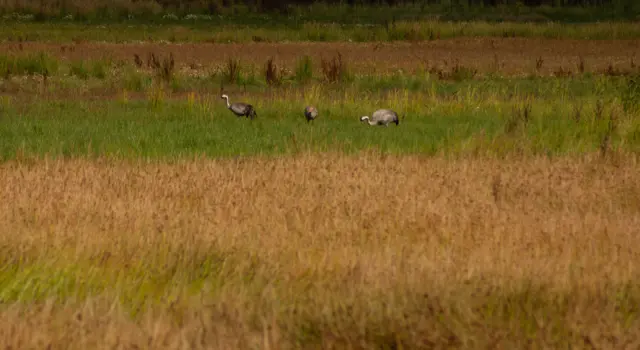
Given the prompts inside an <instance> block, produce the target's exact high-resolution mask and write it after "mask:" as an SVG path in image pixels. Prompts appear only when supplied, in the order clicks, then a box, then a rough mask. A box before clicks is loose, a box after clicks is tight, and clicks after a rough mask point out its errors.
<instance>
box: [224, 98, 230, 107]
mask: <svg viewBox="0 0 640 350" xmlns="http://www.w3.org/2000/svg"><path fill="white" fill-rule="evenodd" d="M224 99H225V100H226V101H227V108H231V104H230V103H229V96H225V97H224Z"/></svg>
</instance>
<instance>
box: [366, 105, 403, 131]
mask: <svg viewBox="0 0 640 350" xmlns="http://www.w3.org/2000/svg"><path fill="white" fill-rule="evenodd" d="M360 121H361V122H365V121H366V122H367V123H369V125H384V126H386V127H389V123H396V125H398V124H400V119H399V118H398V114H397V113H396V112H394V111H392V110H390V109H378V110H377V111H375V112H373V115H372V116H371V118H369V116H366V115H365V116H364V117H360Z"/></svg>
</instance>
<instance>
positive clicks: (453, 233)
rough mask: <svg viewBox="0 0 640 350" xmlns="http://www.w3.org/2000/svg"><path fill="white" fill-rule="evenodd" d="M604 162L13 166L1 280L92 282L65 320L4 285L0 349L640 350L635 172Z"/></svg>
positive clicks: (6, 186) (57, 310)
mask: <svg viewBox="0 0 640 350" xmlns="http://www.w3.org/2000/svg"><path fill="white" fill-rule="evenodd" d="M596 158H597V157H595V158H593V159H591V158H589V157H586V158H584V159H576V158H573V159H569V158H565V159H555V160H550V159H546V158H537V159H511V160H492V159H457V160H450V159H444V158H420V157H409V156H404V157H391V156H380V155H376V154H373V153H371V154H366V155H360V156H358V157H348V156H338V155H326V154H325V155H299V156H296V157H292V158H281V159H273V158H271V159H266V158H265V159H260V158H239V159H237V160H215V161H211V160H197V161H178V162H176V163H174V164H166V163H165V164H158V163H145V162H142V161H140V162H129V163H127V162H117V161H108V162H107V161H102V160H93V161H89V160H56V161H54V160H38V161H25V162H22V163H16V162H8V163H4V164H2V165H0V178H2V179H3V181H2V185H0V197H1V198H3V201H2V202H0V232H2V242H3V248H2V249H3V251H4V254H3V256H4V257H3V266H5V270H3V271H8V270H6V268H9V267H12V268H13V269H20V268H25V267H24V266H27V265H28V264H30V263H40V264H41V265H38V266H41V268H44V267H47V268H49V269H54V270H55V268H54V267H55V266H62V267H64V266H76V268H77V269H78V271H80V272H77V275H73V274H72V278H73V276H76V277H75V278H76V279H75V280H74V281H75V282H74V283H75V284H72V287H70V289H71V290H70V291H69V293H67V294H63V295H71V296H73V295H75V297H66V298H65V297H63V296H61V295H59V294H55V293H56V290H57V289H56V288H53V287H51V288H50V290H48V291H47V292H48V293H50V294H49V295H48V296H49V297H57V298H58V301H57V302H36V303H31V302H33V300H32V301H29V300H26V299H25V300H22V301H14V302H13V303H10V301H11V300H8V299H7V295H8V294H7V292H6V290H7V289H10V288H9V287H10V285H11V283H12V282H9V286H8V285H7V284H6V283H5V284H3V287H2V288H3V289H1V290H0V296H2V298H3V299H4V300H5V302H4V306H3V308H2V311H0V334H4V336H3V337H2V340H1V341H0V346H2V347H5V346H11V347H12V348H26V347H31V346H36V347H46V346H47V345H51V346H53V347H54V348H57V347H61V346H65V347H70V348H106V347H110V346H124V347H133V348H157V347H163V348H185V347H189V348H202V347H207V348H254V347H260V348H273V347H275V348H289V347H309V346H312V345H315V346H320V347H323V348H331V347H341V348H374V347H377V348H379V347H381V346H388V347H393V346H395V347H398V346H400V345H403V346H405V347H407V346H408V347H411V348H433V347H464V348H486V347H492V346H494V347H507V348H528V347H532V346H540V347H546V348H549V347H561V346H562V344H567V343H571V344H573V345H577V346H578V347H583V346H584V347H588V345H589V344H592V345H593V346H595V347H597V348H602V347H605V348H634V347H636V346H637V345H638V342H639V341H640V338H639V337H638V334H640V332H638V330H640V322H639V320H638V317H637V316H638V312H639V310H638V309H637V304H638V303H637V301H638V300H639V299H638V298H640V292H639V291H638V290H637V288H636V287H634V284H633V281H634V280H636V281H637V278H638V272H639V271H638V269H637V266H640V265H639V263H640V255H638V254H637V251H636V249H635V247H637V246H638V243H639V242H638V237H639V234H640V210H639V209H640V175H639V174H640V164H638V162H637V159H636V157H634V156H630V155H617V158H616V159H617V160H616V161H615V163H603V162H602V161H599V160H597V159H596ZM211 256H218V257H227V258H221V259H222V260H221V261H222V262H221V265H220V266H219V267H217V268H218V270H219V273H218V275H217V276H218V278H217V279H216V278H214V277H213V276H212V275H209V276H208V277H205V278H202V280H203V282H202V284H201V285H199V286H198V287H197V288H195V289H196V291H195V294H190V293H187V292H186V291H185V288H186V287H185V286H181V285H179V283H180V281H182V282H184V280H182V279H181V278H182V277H180V276H182V275H184V274H189V273H191V272H193V271H200V269H202V268H203V266H204V265H206V264H204V263H203V261H208V260H206V259H209V258H210V257H211ZM74 264H75V265H74ZM82 264H84V265H82ZM21 266H23V267H21ZM42 266H44V267H42ZM51 266H53V267H51ZM110 269H114V270H115V271H117V273H115V276H120V277H118V278H116V279H115V280H114V281H115V282H114V283H113V284H108V285H107V286H104V287H103V288H102V289H101V290H100V291H99V293H97V294H96V295H94V296H93V297H91V296H84V297H79V296H77V295H79V294H76V293H74V290H80V289H82V286H83V284H89V283H91V281H92V279H91V278H93V279H95V278H97V277H95V276H94V275H96V274H97V275H99V277H102V276H104V278H105V279H108V276H109V274H110V272H109V271H111V270H110ZM188 269H191V270H188ZM45 270H46V269H45ZM47 271H48V270H47ZM82 271H84V272H82ZM90 271H102V272H98V273H96V272H93V275H92V274H91V273H89V272H90ZM131 271H138V272H135V273H140V271H142V272H143V273H141V274H138V275H136V274H135V273H134V272H131ZM190 271H191V272H190ZM160 272H162V273H163V274H168V276H169V277H168V279H169V282H167V284H166V285H164V286H162V287H157V288H160V289H161V291H160V295H161V296H162V297H161V298H160V299H159V300H157V301H156V302H154V301H152V300H151V301H149V304H145V303H143V304H142V305H143V306H144V307H142V308H141V309H140V310H139V314H138V316H136V317H134V318H130V317H129V316H127V312H126V310H125V309H121V307H120V306H119V305H120V303H119V302H115V303H114V300H119V299H118V296H120V300H122V298H123V295H127V293H128V292H127V290H129V291H130V292H131V293H134V292H135V291H137V290H138V289H142V288H143V287H145V286H146V284H145V283H143V281H146V279H145V276H147V275H151V276H154V274H158V273H160ZM128 273H131V274H134V275H135V278H129V279H127V278H126V275H127V274H128ZM112 274H113V273H112ZM88 276H93V277H91V278H90V277H88ZM122 276H125V277H122ZM163 276H164V275H163ZM38 283H39V282H38V281H37V280H34V281H30V285H31V287H30V286H29V285H28V284H29V283H28V284H25V285H20V286H15V285H14V286H13V287H15V288H18V289H28V288H37V285H38ZM41 283H42V282H41ZM172 283H173V284H172ZM186 284H187V283H185V285H186ZM34 285H35V286H36V287H34ZM634 288H635V289H634ZM189 295H191V296H189ZM194 295H195V296H194ZM172 300H173V301H172ZM125 304H127V303H126V302H125V303H124V304H123V305H125ZM634 305H635V306H634ZM123 307H124V306H123Z"/></svg>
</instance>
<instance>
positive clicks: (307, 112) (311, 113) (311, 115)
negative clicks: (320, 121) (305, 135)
mask: <svg viewBox="0 0 640 350" xmlns="http://www.w3.org/2000/svg"><path fill="white" fill-rule="evenodd" d="M304 117H305V118H307V123H308V122H310V121H312V120H314V119H316V118H317V117H318V110H317V109H316V107H313V106H307V107H305V109H304Z"/></svg>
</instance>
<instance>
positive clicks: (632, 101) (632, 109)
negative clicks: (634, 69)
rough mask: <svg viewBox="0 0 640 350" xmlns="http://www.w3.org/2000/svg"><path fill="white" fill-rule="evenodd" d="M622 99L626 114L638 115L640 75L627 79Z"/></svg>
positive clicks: (639, 106) (639, 108) (639, 107)
mask: <svg viewBox="0 0 640 350" xmlns="http://www.w3.org/2000/svg"><path fill="white" fill-rule="evenodd" d="M620 97H621V101H622V106H623V108H624V111H625V112H627V113H637V112H638V111H639V110H640V75H637V74H636V75H633V76H629V77H627V78H626V81H625V84H624V86H623V88H622V93H621V96H620Z"/></svg>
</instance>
